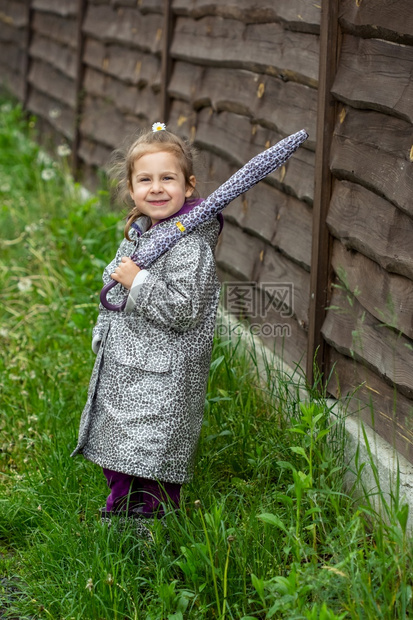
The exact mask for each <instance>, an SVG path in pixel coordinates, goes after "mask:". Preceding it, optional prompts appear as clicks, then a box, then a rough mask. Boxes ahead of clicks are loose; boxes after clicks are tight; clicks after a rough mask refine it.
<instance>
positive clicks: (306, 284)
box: [257, 245, 310, 330]
mask: <svg viewBox="0 0 413 620" xmlns="http://www.w3.org/2000/svg"><path fill="white" fill-rule="evenodd" d="M260 261H261V265H260V266H258V276H257V282H258V284H259V286H260V287H261V288H262V289H264V290H265V289H270V285H271V284H274V285H277V284H279V283H283V285H287V284H288V285H289V286H290V287H291V292H292V294H291V295H289V296H288V303H287V305H288V312H287V316H294V317H295V318H296V319H297V321H298V324H299V326H300V327H301V328H302V329H304V330H307V329H308V300H309V293H310V276H309V273H308V272H307V271H305V270H304V269H302V268H301V267H299V266H298V265H296V264H295V263H293V262H292V261H290V260H289V259H288V258H286V257H285V256H283V255H282V254H280V252H278V251H277V250H274V248H272V247H271V246H268V245H266V246H265V248H264V252H263V254H261V255H260Z"/></svg>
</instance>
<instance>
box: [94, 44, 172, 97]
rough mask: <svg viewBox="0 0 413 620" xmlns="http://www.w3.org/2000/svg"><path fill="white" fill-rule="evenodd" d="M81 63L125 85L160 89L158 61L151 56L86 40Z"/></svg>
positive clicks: (119, 46) (130, 49) (117, 46)
mask: <svg viewBox="0 0 413 620" xmlns="http://www.w3.org/2000/svg"><path fill="white" fill-rule="evenodd" d="M83 61H84V63H85V64H86V65H89V66H90V67H93V68H94V69H99V70H100V71H103V72H104V73H106V74H108V75H112V76H113V77H116V78H117V79H118V80H122V82H126V83H127V84H135V85H136V86H138V87H141V86H146V85H147V84H150V85H151V86H153V87H154V88H155V89H157V90H159V89H160V84H161V81H160V61H159V58H157V57H156V56H154V55H153V54H147V53H145V52H140V51H138V50H136V49H133V48H127V47H123V46H121V45H116V44H107V45H104V44H102V43H101V42H100V41H96V40H95V39H90V38H87V39H86V41H85V51H84V57H83Z"/></svg>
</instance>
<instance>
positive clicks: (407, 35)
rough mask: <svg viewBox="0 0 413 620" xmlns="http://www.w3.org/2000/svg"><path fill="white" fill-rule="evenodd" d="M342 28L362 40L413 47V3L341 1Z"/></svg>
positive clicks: (403, 1)
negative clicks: (374, 40)
mask: <svg viewBox="0 0 413 620" xmlns="http://www.w3.org/2000/svg"><path fill="white" fill-rule="evenodd" d="M340 26H341V27H342V28H343V29H345V30H346V31H347V32H351V33H354V34H355V35H357V36H359V37H363V38H366V39H367V38H370V37H372V38H377V39H386V40H388V41H396V42H399V43H404V44H405V45H412V44H413V11H412V3H411V0H397V4H395V2H394V1H393V0H369V1H368V2H354V0H340Z"/></svg>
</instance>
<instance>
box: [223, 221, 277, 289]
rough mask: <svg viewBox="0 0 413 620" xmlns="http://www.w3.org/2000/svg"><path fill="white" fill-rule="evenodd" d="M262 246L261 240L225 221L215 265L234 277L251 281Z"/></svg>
mask: <svg viewBox="0 0 413 620" xmlns="http://www.w3.org/2000/svg"><path fill="white" fill-rule="evenodd" d="M264 247H265V244H264V242H263V241H261V240H260V239H257V238H256V237H252V236H251V235H248V234H247V233H245V232H244V231H243V230H242V229H241V228H239V227H238V226H234V225H233V224H231V223H230V222H227V223H226V224H225V226H224V228H223V229H222V232H221V235H220V236H219V240H218V245H217V249H216V259H217V265H218V266H219V267H220V268H221V269H223V270H225V271H227V272H229V273H231V274H232V276H233V277H234V278H235V279H238V280H240V281H248V282H251V281H253V280H255V278H256V275H257V273H258V270H259V267H260V262H261V261H260V256H261V252H262V251H263V250H264Z"/></svg>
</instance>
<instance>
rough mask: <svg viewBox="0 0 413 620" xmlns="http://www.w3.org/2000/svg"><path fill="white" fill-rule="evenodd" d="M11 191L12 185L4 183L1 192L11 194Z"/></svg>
mask: <svg viewBox="0 0 413 620" xmlns="http://www.w3.org/2000/svg"><path fill="white" fill-rule="evenodd" d="M10 189H11V186H10V183H3V185H2V186H1V187H0V191H1V192H5V193H6V192H9V191H10Z"/></svg>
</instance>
